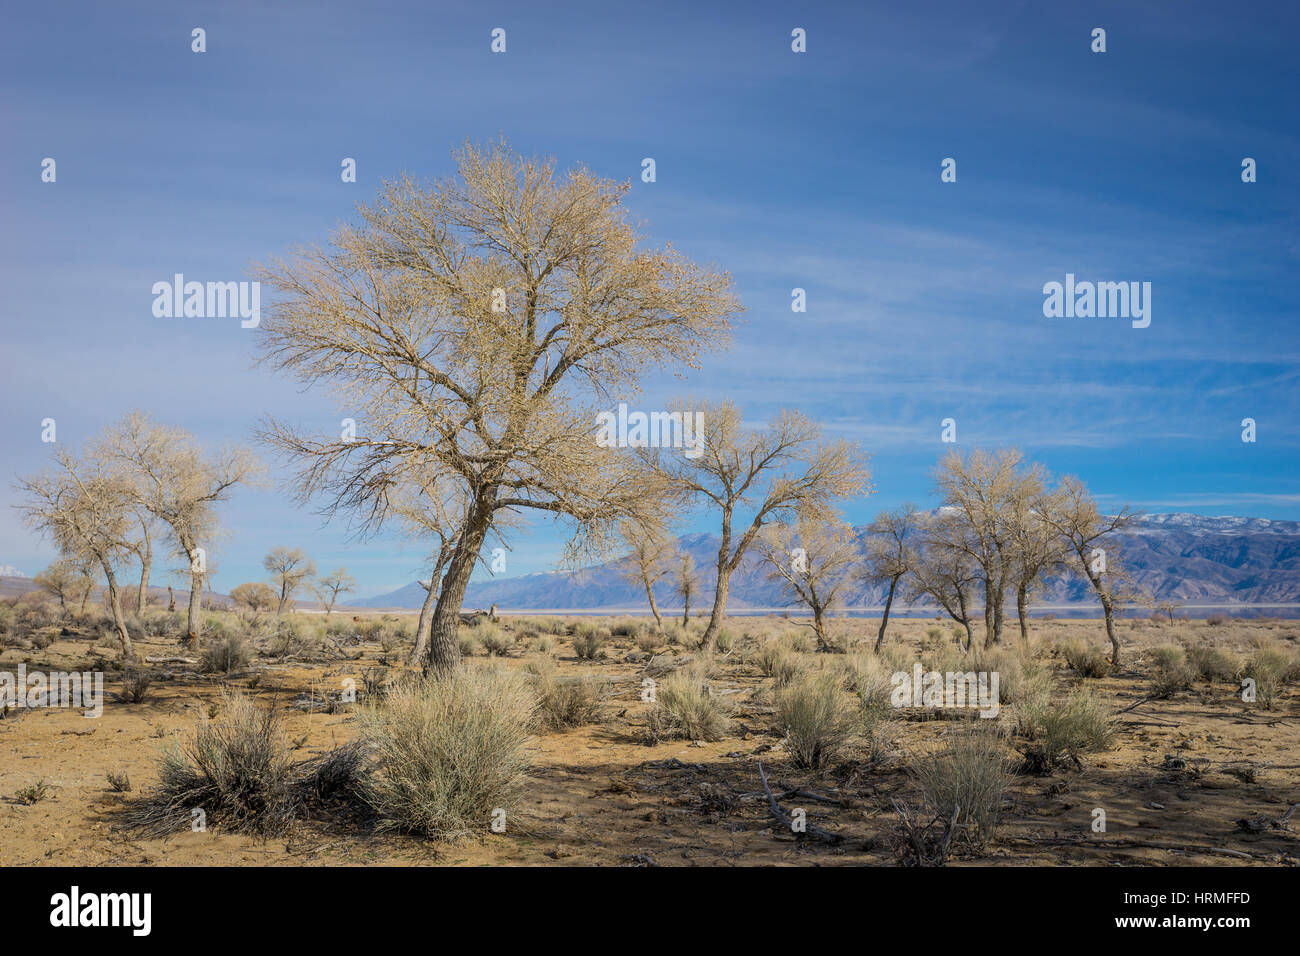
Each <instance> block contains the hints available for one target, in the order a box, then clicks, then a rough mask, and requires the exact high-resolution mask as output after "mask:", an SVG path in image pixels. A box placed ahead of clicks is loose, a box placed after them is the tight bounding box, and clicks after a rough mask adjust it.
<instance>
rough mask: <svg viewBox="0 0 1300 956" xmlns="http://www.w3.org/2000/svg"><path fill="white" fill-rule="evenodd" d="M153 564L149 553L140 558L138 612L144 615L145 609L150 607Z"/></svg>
mask: <svg viewBox="0 0 1300 956" xmlns="http://www.w3.org/2000/svg"><path fill="white" fill-rule="evenodd" d="M152 563H153V562H152V561H151V560H150V559H149V557H148V552H146V553H145V554H144V555H142V556H141V558H140V589H139V590H138V591H137V592H136V599H135V604H136V612H137V613H139V614H143V613H144V609H145V608H146V607H148V606H149V566H150V565H151V564H152Z"/></svg>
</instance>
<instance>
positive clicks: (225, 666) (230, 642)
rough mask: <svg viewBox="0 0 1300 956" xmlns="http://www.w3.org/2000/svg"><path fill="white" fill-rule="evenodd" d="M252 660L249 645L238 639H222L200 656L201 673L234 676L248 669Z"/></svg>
mask: <svg viewBox="0 0 1300 956" xmlns="http://www.w3.org/2000/svg"><path fill="white" fill-rule="evenodd" d="M251 658H252V655H251V654H250V653H249V650H248V645H247V644H245V643H244V642H243V641H242V640H240V639H239V638H238V637H234V636H230V637H222V638H219V639H218V640H216V641H215V642H213V643H212V644H210V645H209V646H208V647H206V648H204V650H203V653H202V654H201V655H199V673H200V674H233V673H234V672H235V671H239V670H243V669H244V668H245V667H247V666H248V662H249V660H250V659H251Z"/></svg>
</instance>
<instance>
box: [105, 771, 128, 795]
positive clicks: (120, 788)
mask: <svg viewBox="0 0 1300 956" xmlns="http://www.w3.org/2000/svg"><path fill="white" fill-rule="evenodd" d="M106 776H107V777H108V786H109V789H111V790H112V791H113V792H114V793H130V792H131V777H130V776H129V775H128V774H127V772H126V771H125V770H123V771H122V772H121V773H116V772H114V771H112V770H110V771H109V772H108V773H107V775H106Z"/></svg>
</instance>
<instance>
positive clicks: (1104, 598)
mask: <svg viewBox="0 0 1300 956" xmlns="http://www.w3.org/2000/svg"><path fill="white" fill-rule="evenodd" d="M1098 594H1099V596H1100V597H1101V609H1102V611H1104V612H1105V614H1106V636H1107V637H1109V638H1110V662H1111V665H1112V666H1114V667H1119V636H1118V635H1117V634H1116V633H1115V602H1113V601H1112V600H1111V599H1110V595H1108V594H1106V593H1105V592H1104V591H1100V590H1099V591H1098Z"/></svg>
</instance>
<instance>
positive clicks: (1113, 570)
mask: <svg viewBox="0 0 1300 956" xmlns="http://www.w3.org/2000/svg"><path fill="white" fill-rule="evenodd" d="M1139 516H1140V513H1139V512H1135V511H1133V510H1132V509H1131V508H1130V507H1129V506H1128V505H1125V506H1124V507H1123V508H1121V509H1120V510H1119V511H1118V512H1117V513H1116V514H1113V515H1104V514H1102V513H1101V511H1100V510H1099V509H1098V508H1097V502H1096V501H1095V500H1094V499H1093V497H1092V495H1091V494H1090V493H1089V491H1088V489H1087V486H1085V485H1084V483H1083V482H1082V481H1080V480H1079V479H1078V478H1075V477H1072V476H1068V475H1067V476H1066V477H1065V478H1062V479H1061V483H1060V485H1059V486H1058V487H1057V488H1056V489H1055V490H1054V491H1053V493H1052V494H1051V495H1050V496H1049V497H1048V498H1047V500H1046V501H1045V504H1044V508H1043V517H1044V519H1045V520H1046V521H1047V522H1048V524H1050V525H1051V526H1052V527H1053V528H1054V529H1055V530H1056V533H1057V534H1059V535H1060V536H1061V538H1062V540H1063V542H1064V544H1065V546H1066V547H1067V548H1068V549H1069V551H1070V553H1071V555H1073V557H1074V558H1075V559H1076V560H1077V561H1078V564H1077V566H1076V568H1075V570H1076V571H1078V572H1080V573H1082V574H1083V576H1084V577H1085V578H1087V579H1088V583H1089V584H1091V585H1092V589H1093V590H1094V591H1095V592H1096V593H1097V598H1098V600H1100V601H1101V609H1102V613H1103V614H1104V615H1105V617H1106V636H1107V637H1108V638H1109V639H1110V648H1111V663H1112V664H1115V665H1116V666H1118V665H1119V662H1120V649H1119V636H1118V635H1117V634H1116V633H1115V607H1116V605H1117V604H1118V603H1120V602H1121V600H1122V599H1123V594H1124V588H1125V586H1126V584H1127V579H1126V576H1125V575H1124V574H1123V573H1122V571H1121V569H1120V565H1119V547H1118V543H1117V542H1114V541H1113V536H1114V534H1115V533H1116V532H1117V531H1122V530H1123V529H1124V528H1127V527H1129V526H1130V525H1131V524H1133V522H1134V521H1136V520H1137V519H1138V517H1139Z"/></svg>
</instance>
